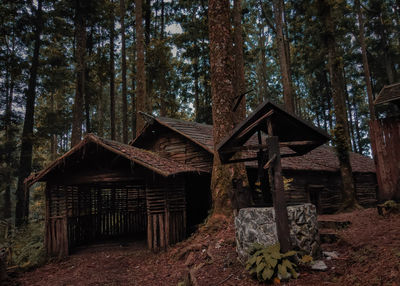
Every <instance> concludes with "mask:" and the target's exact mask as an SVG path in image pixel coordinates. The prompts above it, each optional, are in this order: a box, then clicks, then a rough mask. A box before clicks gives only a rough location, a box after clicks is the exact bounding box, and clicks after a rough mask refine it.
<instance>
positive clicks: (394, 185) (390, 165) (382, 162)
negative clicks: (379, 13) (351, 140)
mask: <svg viewBox="0 0 400 286" xmlns="http://www.w3.org/2000/svg"><path fill="white" fill-rule="evenodd" d="M370 130H371V145H372V150H373V152H374V154H375V165H376V174H377V178H378V184H379V200H380V201H382V202H383V201H386V200H393V199H397V200H400V147H399V146H400V119H399V118H386V119H379V120H374V121H371V122H370Z"/></svg>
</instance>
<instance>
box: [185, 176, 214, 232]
mask: <svg viewBox="0 0 400 286" xmlns="http://www.w3.org/2000/svg"><path fill="white" fill-rule="evenodd" d="M210 184H211V175H210V174H205V175H190V176H188V177H187V180H186V217H187V227H186V229H187V234H188V235H190V234H192V233H193V232H195V231H196V230H197V228H198V225H199V224H201V223H203V222H204V220H205V219H206V218H207V216H208V214H209V211H210V209H211V205H212V198H211V190H210Z"/></svg>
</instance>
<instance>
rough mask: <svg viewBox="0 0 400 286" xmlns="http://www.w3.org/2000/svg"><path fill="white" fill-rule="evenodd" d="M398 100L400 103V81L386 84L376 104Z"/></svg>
mask: <svg viewBox="0 0 400 286" xmlns="http://www.w3.org/2000/svg"><path fill="white" fill-rule="evenodd" d="M389 102H397V103H400V82H399V83H395V84H391V85H385V86H384V87H383V88H382V90H381V92H380V93H379V94H378V96H377V98H376V99H375V101H374V104H375V105H379V104H384V103H389Z"/></svg>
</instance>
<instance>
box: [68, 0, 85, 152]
mask: <svg viewBox="0 0 400 286" xmlns="http://www.w3.org/2000/svg"><path fill="white" fill-rule="evenodd" d="M83 5H84V4H83V0H76V7H75V31H76V38H77V47H76V91H75V100H74V105H73V107H72V134H71V147H73V146H75V145H76V144H78V143H79V142H80V141H81V137H82V123H83V98H84V89H85V65H86V63H85V53H86V19H85V15H84V11H83V8H82V6H83Z"/></svg>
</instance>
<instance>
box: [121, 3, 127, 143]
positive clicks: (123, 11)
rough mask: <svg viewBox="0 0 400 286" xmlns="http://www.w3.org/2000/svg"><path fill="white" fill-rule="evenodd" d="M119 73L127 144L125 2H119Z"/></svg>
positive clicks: (123, 126)
mask: <svg viewBox="0 0 400 286" xmlns="http://www.w3.org/2000/svg"><path fill="white" fill-rule="evenodd" d="M119 4H120V22H121V54H122V55H121V56H122V59H121V72H122V75H121V76H122V142H124V143H128V97H127V94H126V93H127V91H126V90H127V89H126V47H125V1H124V0H120V1H119Z"/></svg>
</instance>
